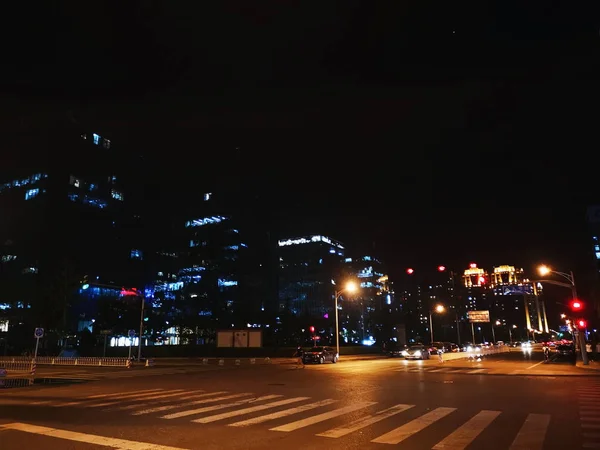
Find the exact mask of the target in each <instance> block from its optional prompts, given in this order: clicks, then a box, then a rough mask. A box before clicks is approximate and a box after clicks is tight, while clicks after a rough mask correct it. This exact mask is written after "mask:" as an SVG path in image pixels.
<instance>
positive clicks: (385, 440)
mask: <svg viewBox="0 0 600 450" xmlns="http://www.w3.org/2000/svg"><path fill="white" fill-rule="evenodd" d="M454 411H456V408H436V409H434V410H433V411H431V412H428V413H427V414H423V415H422V416H421V417H417V418H416V419H414V420H411V421H410V422H408V423H405V424H404V425H402V426H400V427H398V428H395V429H393V430H392V431H390V432H388V433H385V434H382V435H381V436H379V437H378V438H375V439H373V440H372V441H371V442H375V443H378V444H391V445H396V444H399V443H400V442H402V441H404V440H405V439H408V438H409V437H411V436H412V435H413V434H416V433H418V432H419V431H421V430H423V429H425V428H427V427H428V426H429V425H431V424H433V423H434V422H437V421H438V420H440V419H443V418H444V417H446V416H447V415H448V414H450V413H452V412H454Z"/></svg>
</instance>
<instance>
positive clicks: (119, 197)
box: [110, 189, 123, 201]
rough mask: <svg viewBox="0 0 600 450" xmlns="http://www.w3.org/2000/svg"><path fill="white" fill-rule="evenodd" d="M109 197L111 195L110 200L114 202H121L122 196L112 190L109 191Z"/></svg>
mask: <svg viewBox="0 0 600 450" xmlns="http://www.w3.org/2000/svg"><path fill="white" fill-rule="evenodd" d="M110 195H112V198H114V199H115V200H121V201H123V194H122V193H121V192H119V191H115V190H114V189H113V190H111V191H110Z"/></svg>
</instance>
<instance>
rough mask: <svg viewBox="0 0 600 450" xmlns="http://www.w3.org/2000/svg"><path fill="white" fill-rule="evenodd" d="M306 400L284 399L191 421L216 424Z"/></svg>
mask: <svg viewBox="0 0 600 450" xmlns="http://www.w3.org/2000/svg"><path fill="white" fill-rule="evenodd" d="M308 399H310V397H293V398H286V399H284V400H279V401H276V402H272V403H267V404H264V405H258V406H252V407H250V408H243V409H238V410H235V411H230V412H226V413H222V414H214V415H212V416H206V417H202V418H200V419H195V420H192V422H195V423H211V422H216V421H217V420H223V419H229V418H230V417H237V416H243V415H245V414H251V413H254V412H257V411H264V410H265V409H270V408H277V407H278V406H285V405H289V404H290V403H297V402H301V401H303V400H308Z"/></svg>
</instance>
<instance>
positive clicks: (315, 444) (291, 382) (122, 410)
mask: <svg viewBox="0 0 600 450" xmlns="http://www.w3.org/2000/svg"><path fill="white" fill-rule="evenodd" d="M540 362H541V355H539V354H535V353H534V354H532V355H523V354H521V353H519V352H515V353H511V354H506V355H498V356H496V357H493V358H488V359H485V360H483V361H480V362H478V361H473V362H469V361H453V362H445V363H439V362H438V361H437V360H434V359H432V360H430V361H424V362H420V361H409V362H405V361H403V360H399V359H372V360H362V361H361V360H355V361H341V362H340V363H338V364H326V365H316V366H307V367H306V368H296V367H295V365H293V364H272V365H253V366H241V365H240V366H234V365H229V366H218V365H210V366H195V367H187V368H183V369H184V370H181V369H182V368H179V369H177V368H175V369H177V370H180V372H173V373H170V374H167V371H168V370H171V371H173V370H175V369H174V368H172V367H167V368H161V367H153V368H146V369H147V370H145V371H144V370H142V369H143V368H140V369H138V370H137V371H135V375H133V376H127V377H118V378H117V377H113V378H111V377H108V376H107V377H106V378H105V379H101V380H99V381H88V382H85V383H79V384H70V385H62V386H39V387H37V386H36V387H33V388H27V389H20V390H17V389H15V390H12V391H10V390H5V391H0V442H1V443H2V444H1V445H0V447H1V448H2V450H17V449H18V450H21V449H22V448H35V449H40V450H43V449H56V448H60V449H96V448H98V449H99V448H107V447H108V448H121V449H132V450H146V449H155V450H168V449H172V448H175V449H240V450H241V449H244V450H246V449H267V448H272V449H290V450H292V449H317V448H318V449H327V448H339V449H354V448H356V449H358V448H361V449H363V448H366V449H381V448H383V449H385V448H388V447H389V446H396V447H397V448H404V449H407V450H408V449H410V450H420V449H432V448H433V449H437V450H448V449H450V450H458V449H463V448H468V449H469V450H474V449H482V450H494V449H511V450H525V449H530V450H538V449H569V450H570V449H577V448H600V403H599V402H598V401H599V400H600V377H598V376H597V375H596V373H597V372H596V371H593V370H590V371H586V372H585V375H589V376H559V375H556V376H552V375H549V376H544V375H543V374H542V375H541V376H540V375H537V374H536V373H534V372H535V370H536V368H538V367H544V366H551V368H550V369H545V370H556V371H562V370H563V367H562V366H563V365H546V364H539V365H538V363H540ZM534 365H537V366H535V367H532V366H534ZM501 366H504V367H505V370H504V373H500V372H498V371H499V370H500V369H499V367H501ZM559 366H561V367H559ZM515 367H517V368H516V369H515ZM527 367H530V369H529V370H528V369H527ZM564 368H567V369H565V370H571V372H569V374H571V375H574V374H579V372H573V371H574V370H576V369H577V368H575V367H573V366H572V365H569V364H565V365H564ZM53 369H58V368H53ZM482 369H484V370H482ZM59 370H62V369H59ZM77 370H83V369H82V368H77ZM94 371H97V369H94ZM522 371H524V373H520V372H522ZM90 372H92V371H91V370H90ZM111 372H114V373H119V372H118V371H114V370H111ZM492 372H494V373H492ZM104 373H105V374H107V373H108V372H104ZM120 373H126V372H120ZM130 373H134V372H133V371H132V372H130ZM565 373H566V372H565ZM560 375H564V374H562V373H561V374H560Z"/></svg>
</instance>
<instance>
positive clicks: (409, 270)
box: [406, 267, 415, 275]
mask: <svg viewBox="0 0 600 450" xmlns="http://www.w3.org/2000/svg"><path fill="white" fill-rule="evenodd" d="M414 272H415V271H414V270H413V269H411V268H410V267H409V268H408V269H406V273H407V274H409V275H412V274H413V273H414Z"/></svg>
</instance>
